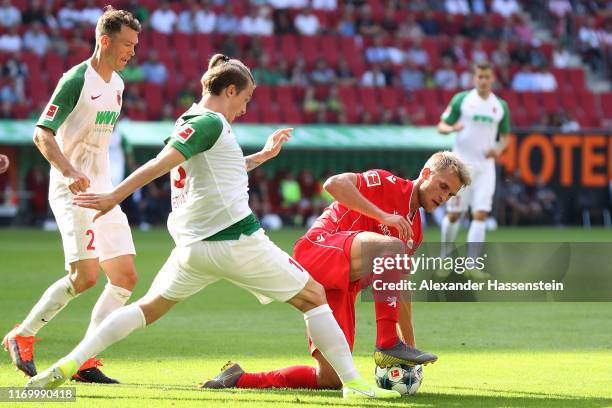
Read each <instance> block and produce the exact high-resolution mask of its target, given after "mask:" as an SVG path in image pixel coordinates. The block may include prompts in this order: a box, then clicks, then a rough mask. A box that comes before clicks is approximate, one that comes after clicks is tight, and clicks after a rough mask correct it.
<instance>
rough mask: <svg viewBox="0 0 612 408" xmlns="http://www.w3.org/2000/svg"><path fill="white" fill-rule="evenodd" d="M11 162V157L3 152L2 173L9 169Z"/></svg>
mask: <svg viewBox="0 0 612 408" xmlns="http://www.w3.org/2000/svg"><path fill="white" fill-rule="evenodd" d="M9 164H10V161H9V158H8V157H7V156H5V155H3V154H0V174H2V173H4V172H5V171H7V170H8V168H9Z"/></svg>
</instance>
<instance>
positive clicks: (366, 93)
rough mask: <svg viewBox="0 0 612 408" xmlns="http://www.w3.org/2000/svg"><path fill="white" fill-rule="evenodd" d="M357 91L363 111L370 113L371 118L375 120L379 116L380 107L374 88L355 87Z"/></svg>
mask: <svg viewBox="0 0 612 408" xmlns="http://www.w3.org/2000/svg"><path fill="white" fill-rule="evenodd" d="M357 91H358V93H359V100H360V102H361V106H362V107H363V109H364V111H365V112H368V113H369V114H370V115H372V119H373V120H377V119H378V118H379V117H380V114H381V112H380V108H379V104H378V98H377V97H376V88H370V87H360V88H357Z"/></svg>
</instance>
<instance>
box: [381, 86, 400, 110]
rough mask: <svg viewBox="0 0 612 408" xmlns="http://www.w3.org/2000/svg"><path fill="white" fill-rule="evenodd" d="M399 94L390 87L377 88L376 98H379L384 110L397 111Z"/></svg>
mask: <svg viewBox="0 0 612 408" xmlns="http://www.w3.org/2000/svg"><path fill="white" fill-rule="evenodd" d="M400 92H401V91H398V90H397V89H395V88H393V87H390V86H387V87H384V88H378V96H379V97H380V102H381V105H382V106H383V107H384V108H385V109H391V110H395V109H397V107H398V106H399V101H400Z"/></svg>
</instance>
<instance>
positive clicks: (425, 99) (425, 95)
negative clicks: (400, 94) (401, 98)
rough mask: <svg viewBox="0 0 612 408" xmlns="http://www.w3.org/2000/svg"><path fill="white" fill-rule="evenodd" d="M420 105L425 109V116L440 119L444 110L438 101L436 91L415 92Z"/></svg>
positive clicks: (420, 90) (421, 90)
mask: <svg viewBox="0 0 612 408" xmlns="http://www.w3.org/2000/svg"><path fill="white" fill-rule="evenodd" d="M414 93H415V96H416V99H417V101H418V103H420V104H421V105H422V106H423V107H424V108H425V114H426V115H428V116H429V115H431V117H434V116H435V117H436V118H439V117H440V114H442V111H443V110H444V109H443V108H442V107H441V104H440V102H439V100H438V93H437V92H436V90H435V89H419V90H416V91H414Z"/></svg>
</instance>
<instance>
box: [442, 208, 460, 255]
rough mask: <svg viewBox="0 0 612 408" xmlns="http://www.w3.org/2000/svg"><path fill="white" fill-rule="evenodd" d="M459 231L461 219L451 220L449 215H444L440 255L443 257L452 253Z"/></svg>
mask: <svg viewBox="0 0 612 408" xmlns="http://www.w3.org/2000/svg"><path fill="white" fill-rule="evenodd" d="M458 233H459V220H457V221H455V222H450V220H449V219H448V216H446V217H444V219H443V220H442V236H441V241H442V246H441V253H440V256H441V257H442V258H445V257H447V256H448V255H450V253H451V251H452V249H453V246H454V244H453V243H454V242H455V240H456V239H457V234H458Z"/></svg>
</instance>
